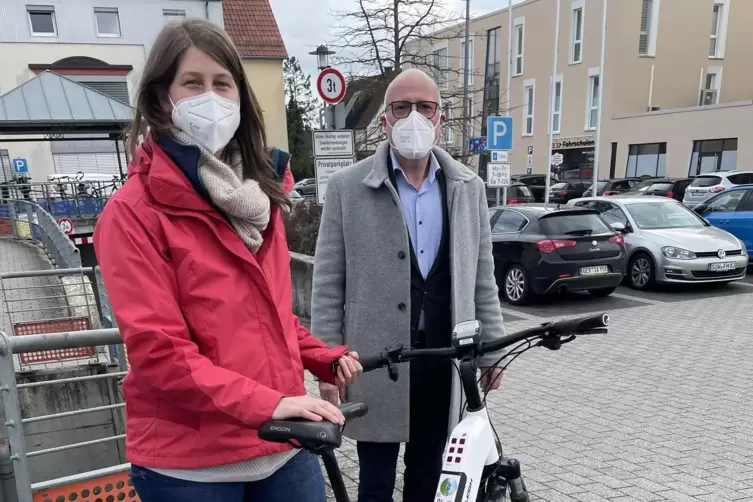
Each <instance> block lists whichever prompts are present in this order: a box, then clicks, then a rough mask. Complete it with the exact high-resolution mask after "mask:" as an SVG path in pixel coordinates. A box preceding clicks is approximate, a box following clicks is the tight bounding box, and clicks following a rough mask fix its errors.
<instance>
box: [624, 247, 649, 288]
mask: <svg viewBox="0 0 753 502" xmlns="http://www.w3.org/2000/svg"><path fill="white" fill-rule="evenodd" d="M655 277H656V276H655V274H654V260H652V259H651V257H650V256H649V255H647V254H646V253H638V254H636V255H635V256H633V257H632V258H631V259H630V263H629V264H628V274H627V280H628V284H629V285H630V287H631V288H633V289H641V290H644V289H648V288H650V287H651V286H653V284H654V279H655Z"/></svg>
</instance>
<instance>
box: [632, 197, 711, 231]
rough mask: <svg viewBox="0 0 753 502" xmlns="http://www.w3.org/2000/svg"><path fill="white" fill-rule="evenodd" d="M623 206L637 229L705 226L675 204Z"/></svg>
mask: <svg viewBox="0 0 753 502" xmlns="http://www.w3.org/2000/svg"><path fill="white" fill-rule="evenodd" d="M625 206H626V207H627V210H628V213H630V216H632V217H633V220H635V224H636V225H638V228H644V229H646V230H658V229H661V228H700V227H703V226H705V223H704V222H703V220H701V219H699V218H698V217H697V216H696V214H695V213H694V212H693V211H691V210H690V209H688V208H687V207H685V206H683V205H682V204H678V203H676V202H664V201H661V202H638V203H634V204H626V205H625Z"/></svg>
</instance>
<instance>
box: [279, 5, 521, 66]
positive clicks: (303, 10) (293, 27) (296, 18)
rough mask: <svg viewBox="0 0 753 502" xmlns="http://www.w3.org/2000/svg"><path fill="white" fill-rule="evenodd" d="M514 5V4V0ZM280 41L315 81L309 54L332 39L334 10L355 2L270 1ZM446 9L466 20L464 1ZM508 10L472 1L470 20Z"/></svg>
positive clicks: (312, 62)
mask: <svg viewBox="0 0 753 502" xmlns="http://www.w3.org/2000/svg"><path fill="white" fill-rule="evenodd" d="M513 1H514V2H515V0H513ZM270 3H271V4H272V10H274V13H275V17H276V18H277V23H278V24H279V25H280V31H281V32H282V38H283V39H284V40H285V47H286V48H287V49H288V54H289V55H290V56H295V57H296V58H298V59H299V60H300V62H301V65H302V66H303V70H304V72H306V73H310V74H311V75H312V80H313V79H315V78H316V77H315V74H316V72H317V68H316V57H315V56H310V55H309V54H308V53H309V52H311V51H313V50H315V49H316V47H317V46H318V45H320V44H324V43H327V42H328V41H330V40H331V39H332V37H333V36H334V31H335V30H334V28H333V25H335V24H336V20H335V19H334V17H333V16H332V14H331V11H332V10H333V9H334V8H335V6H336V8H337V10H342V11H347V10H349V6H352V5H356V4H357V3H356V1H355V0H270ZM445 5H446V6H447V8H448V9H451V10H452V11H453V12H457V13H458V16H461V15H462V16H465V0H445ZM506 6H507V1H506V0H471V16H474V15H481V14H486V13H488V12H492V11H494V10H499V9H501V8H504V7H506Z"/></svg>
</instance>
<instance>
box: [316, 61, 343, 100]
mask: <svg viewBox="0 0 753 502" xmlns="http://www.w3.org/2000/svg"><path fill="white" fill-rule="evenodd" d="M345 88H346V85H345V77H343V74H342V73H340V71H339V70H336V69H335V68H326V69H324V70H322V72H321V73H320V74H319V78H317V79H316V90H317V91H319V96H321V98H322V99H323V100H324V101H325V102H326V103H329V104H330V105H336V104H337V103H339V102H340V101H342V99H343V98H344V97H345Z"/></svg>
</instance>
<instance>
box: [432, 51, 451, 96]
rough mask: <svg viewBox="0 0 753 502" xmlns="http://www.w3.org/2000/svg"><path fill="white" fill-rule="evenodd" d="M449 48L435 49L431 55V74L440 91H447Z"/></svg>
mask: <svg viewBox="0 0 753 502" xmlns="http://www.w3.org/2000/svg"><path fill="white" fill-rule="evenodd" d="M447 70H448V68H447V46H446V45H445V46H443V47H435V48H434V50H433V51H432V53H431V74H432V76H433V77H434V81H435V82H436V83H437V85H438V86H439V88H440V89H447V84H448V82H447V74H448V71H447Z"/></svg>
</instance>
